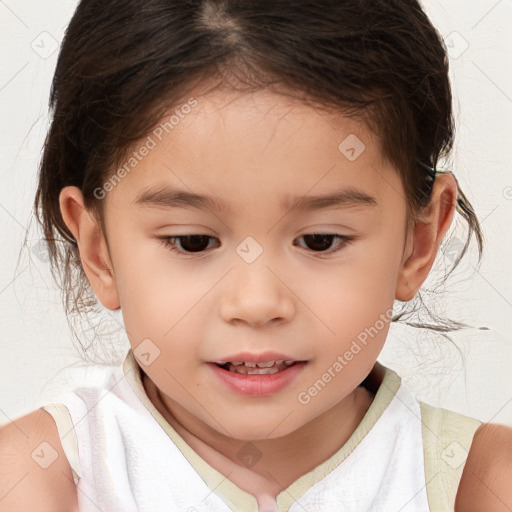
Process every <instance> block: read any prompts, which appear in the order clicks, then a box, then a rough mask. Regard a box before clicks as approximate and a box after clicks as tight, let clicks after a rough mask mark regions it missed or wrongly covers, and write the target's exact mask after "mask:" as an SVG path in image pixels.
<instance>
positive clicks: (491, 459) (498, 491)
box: [455, 423, 512, 512]
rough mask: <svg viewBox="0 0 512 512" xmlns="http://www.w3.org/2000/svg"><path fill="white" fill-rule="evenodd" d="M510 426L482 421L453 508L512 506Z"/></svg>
mask: <svg viewBox="0 0 512 512" xmlns="http://www.w3.org/2000/svg"><path fill="white" fill-rule="evenodd" d="M511 483H512V428H510V427H507V426H505V425H500V424H496V423H482V425H480V427H479V428H478V429H477V430H476V432H475V435H474V437H473V442H472V444H471V449H470V451H469V454H468V457H467V460H466V464H465V466H464V471H463V473H462V477H461V480H460V484H459V489H458V491H457V499H456V502H455V512H462V511H464V512H479V511H483V510H485V511H486V512H510V510H512V485H511Z"/></svg>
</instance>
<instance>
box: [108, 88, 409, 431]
mask: <svg viewBox="0 0 512 512" xmlns="http://www.w3.org/2000/svg"><path fill="white" fill-rule="evenodd" d="M188 105H189V106H190V108H189V107H185V106H183V107H182V108H177V109H176V110H177V111H178V112H177V113H175V112H171V113H169V116H168V117H167V118H165V119H164V123H165V122H167V124H166V125H161V126H160V127H157V128H156V129H155V130H154V131H153V132H152V133H150V134H149V137H148V138H147V139H144V140H142V141H141V143H140V145H138V146H136V147H134V153H130V155H128V158H127V161H126V166H125V172H121V173H119V176H123V175H125V176H123V177H122V178H121V180H120V182H119V183H117V184H116V185H115V186H113V185H110V186H109V185H106V187H105V189H112V190H110V191H109V192H107V193H106V196H105V198H104V199H103V200H104V201H105V204H104V207H105V210H104V211H105V229H106V235H107V239H108V247H109V250H110V259H111V263H112V265H113V272H114V277H115V286H116V288H117V294H118V297H119V304H120V307H121V310H122V314H123V318H124V322H125V326H126V329H127V333H128V337H129V340H130V343H131V346H132V348H133V349H134V352H135V354H136V355H137V357H138V359H139V361H140V362H141V366H142V367H143V369H144V371H145V372H146V374H147V375H148V376H149V378H150V379H151V380H152V381H153V382H154V383H155V384H156V386H157V387H158V388H159V390H160V393H161V397H162V400H163V401H164V402H165V404H166V405H167V407H168V408H169V409H170V410H171V411H172V412H173V413H174V414H175V415H176V417H177V418H178V419H179V420H181V421H183V422H185V423H186V422H187V418H193V417H195V420H194V421H196V424H197V420H200V423H199V424H201V425H203V427H204V428H206V429H213V431H216V432H219V433H222V434H224V435H228V436H229V437H232V438H237V439H244V440H249V439H251V440H256V439H264V438H276V437H280V436H283V435H286V434H289V433H291V432H293V431H295V430H297V429H299V428H300V427H303V426H305V425H306V424H307V423H308V422H310V421H311V420H314V419H318V418H321V417H322V415H324V414H326V413H327V411H329V409H331V408H333V406H335V405H336V404H338V403H340V402H341V401H342V400H344V399H346V400H349V399H350V398H351V395H352V393H353V392H354V389H355V388H356V387H357V386H358V384H359V383H360V382H361V381H362V380H363V379H364V378H365V377H366V376H367V374H368V373H369V371H370V370H371V368H372V366H373V364H374V363H375V361H376V359H377V356H378V354H379V352H380V351H381V348H382V346H383V344H384V340H385V338H386V335H387V332H388V328H389V321H390V318H391V308H392V305H393V301H394V299H395V294H396V289H397V278H398V275H399V271H400V268H401V266H402V264H403V262H404V261H405V259H406V258H407V254H405V253H406V252H407V251H406V250H405V246H406V230H405V219H406V217H405V214H406V206H405V198H404V192H403V188H402V184H401V182H400V179H399V176H398V175H397V173H396V172H395V171H394V170H393V168H392V167H391V166H390V165H389V164H388V163H387V162H385V161H383V158H382V156H381V153H380V149H379V146H378V144H377V142H376V139H375V138H374V136H373V135H372V134H371V133H370V132H369V131H368V130H367V129H365V128H364V127H363V126H361V125H360V124H358V123H356V122H355V121H352V120H349V119H348V118H345V117H342V116H341V115H337V116H334V115H330V116H327V114H325V113H323V112H322V113H320V112H319V111H317V110H315V109H313V108H310V107H307V106H305V105H304V104H301V103H299V102H294V101H292V100H289V99H285V98H284V97H281V96H277V95H272V94H271V93H269V92H258V93H256V94H253V95H249V94H244V95H240V94H236V93H220V92H217V93H215V94H212V95H208V96H205V97H198V98H196V99H194V100H191V101H189V103H188ZM173 114H174V116H175V117H174V118H172V120H171V121H169V118H170V116H171V115H173ZM130 158H131V159H132V160H130ZM127 169H128V171H127ZM113 182H114V181H112V183H113ZM199 196H201V197H206V196H208V198H209V199H208V200H207V199H201V198H200V197H199ZM320 197H324V199H320ZM328 197H329V198H328ZM313 199H314V200H313ZM293 205H296V206H295V207H293ZM314 234H317V235H321V234H324V235H328V236H324V237H322V236H312V235H314ZM190 235H196V236H193V237H190ZM199 235H201V236H199ZM334 235H339V236H334ZM180 237H182V238H180ZM166 239H168V241H169V242H171V243H170V244H166V242H165V240H166ZM275 360H289V361H295V362H296V363H295V364H293V365H291V366H290V367H289V368H288V367H287V369H284V370H283V368H284V367H285V366H286V364H285V363H282V364H280V365H279V366H278V367H277V369H278V370H280V371H279V372H277V373H273V374H269V375H259V376H252V377H246V376H245V375H240V374H239V373H234V372H231V371H228V370H225V369H222V368H220V367H219V366H217V365H216V364H215V362H219V363H220V362H226V361H249V362H254V361H260V362H269V363H270V362H271V361H275ZM238 370H239V371H253V370H251V369H249V370H246V369H245V365H244V369H240V368H238ZM270 371H274V370H270Z"/></svg>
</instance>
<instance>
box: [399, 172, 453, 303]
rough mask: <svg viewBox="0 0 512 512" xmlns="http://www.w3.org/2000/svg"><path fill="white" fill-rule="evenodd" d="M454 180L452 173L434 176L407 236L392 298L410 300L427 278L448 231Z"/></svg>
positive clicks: (450, 219)
mask: <svg viewBox="0 0 512 512" xmlns="http://www.w3.org/2000/svg"><path fill="white" fill-rule="evenodd" d="M457 190H458V187H457V181H456V180H455V177H454V176H453V175H452V174H441V175H439V176H437V177H436V181H435V182H434V187H433V190H432V197H431V200H430V203H429V204H428V205H427V206H426V207H425V208H424V209H423V210H422V211H421V212H420V213H419V215H418V216H417V218H416V220H415V223H414V226H413V227H412V228H411V229H410V231H409V233H407V236H408V240H407V243H406V248H405V251H404V258H403V261H402V266H401V268H400V272H399V275H398V279H397V286H396V290H395V298H396V299H398V300H401V301H409V300H411V299H413V298H414V296H415V295H416V293H417V292H418V290H419V289H420V287H421V285H422V284H423V283H424V281H425V279H426V278H427V276H428V274H429V272H430V269H431V268H432V265H433V263H434V259H435V257H436V254H437V251H438V248H439V245H440V244H441V242H442V240H443V237H444V235H445V234H446V232H447V231H448V228H449V227H450V224H451V222H452V219H453V216H454V213H455V210H456V205H457Z"/></svg>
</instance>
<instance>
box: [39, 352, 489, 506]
mask: <svg viewBox="0 0 512 512" xmlns="http://www.w3.org/2000/svg"><path fill="white" fill-rule="evenodd" d="M376 365H377V366H379V367H380V368H381V371H384V377H383V379H382V382H381V383H380V385H379V386H378V389H377V390H376V394H375V397H374V399H373V401H372V403H371V405H370V407H369V409H368V410H367V412H366V414H365V416H364V417H363V419H362V420H361V423H360V424H359V425H358V427H357V428H356V430H355V431H354V432H353V434H352V436H351V437H350V438H349V440H348V441H347V442H346V443H345V445H343V446H342V447H341V448H340V449H339V450H338V451H337V452H336V453H335V454H333V455H332V456H331V457H330V458H329V459H327V460H326V461H324V462H323V463H321V464H320V465H319V466H317V467H316V468H314V469H313V470H312V471H310V472H309V473H306V474H305V475H303V476H301V477H300V478H299V479H298V480H296V481H295V482H294V483H292V484H291V485H290V486H289V487H288V488H286V489H285V490H283V491H282V492H280V493H279V494H278V495H277V498H276V501H275V503H274V504H273V508H268V507H267V508H265V509H260V510H258V505H257V501H256V499H255V498H254V496H252V495H251V494H249V493H247V492H245V491H243V490H242V489H240V488H239V487H237V486H236V485H235V484H234V483H232V482H231V481H230V480H229V479H227V478H226V477H225V476H224V475H222V474H221V473H220V472H218V471H217V470H216V469H214V468H213V467H212V466H210V465H209V464H207V463H206V461H204V460H203V459H202V458H201V457H200V456H199V455H198V454H197V453H196V452H194V451H193V450H192V448H191V447H190V446H189V445H188V444H187V443H186V442H185V441H184V439H183V438H182V437H181V436H180V435H179V434H178V433H177V432H176V431H175V430H174V429H173V427H172V426H171V425H170V424H169V423H168V422H167V421H166V420H165V419H164V417H163V416H162V415H161V414H160V412H159V411H158V410H157V409H156V407H155V406H154V405H153V404H152V402H151V401H150V400H149V398H148V397H147V394H146V392H145V389H144V386H143V384H142V380H141V373H140V372H141V367H140V366H139V364H138V363H137V361H136V359H135V357H134V355H133V352H132V351H131V350H130V351H129V352H128V354H127V357H126V359H125V361H124V363H123V364H122V365H120V366H119V367H115V368H113V370H112V373H111V374H110V375H109V378H108V380H107V381H106V384H105V385H104V386H102V387H91V388H86V387H84V388H79V389H76V390H75V391H73V392H70V393H66V394H65V395H62V396H61V397H59V401H58V402H53V403H50V404H47V405H45V406H43V407H42V408H43V409H45V410H46V411H48V412H49V413H50V414H51V415H52V416H53V417H54V419H55V422H56V424H57V428H58V431H59V436H60V439H61V441H62V445H63V449H64V452H65V454H66V457H67V458H68V460H69V463H70V465H71V468H72V472H73V476H74V479H75V483H76V485H77V494H78V510H79V512H98V511H103V512H164V511H165V512H229V511H232V512H305V511H307V512H333V511H336V512H364V511H368V512H370V511H371V512H396V511H398V510H400V511H401V512H427V511H436V512H453V509H454V504H455V496H456V493H457V487H458V484H459V481H460V477H461V475H462V470H463V468H464V463H465V461H466V457H467V453H468V451H469V449H470V446H471V442H472V438H473V435H474V432H475V431H476V429H477V428H478V426H479V425H480V424H481V422H480V421H479V420H477V419H475V418H470V417H468V416H464V415H462V414H458V413H455V412H453V411H448V410H446V409H441V408H437V407H433V406H431V405H429V404H426V403H424V402H419V401H418V400H417V399H416V398H415V396H414V395H413V394H412V393H411V392H410V391H408V390H407V389H406V388H405V387H404V386H403V385H402V383H401V379H400V377H399V376H398V375H397V374H396V373H395V372H393V371H392V370H391V369H389V368H386V367H384V366H382V365H380V363H376ZM372 373H373V371H372Z"/></svg>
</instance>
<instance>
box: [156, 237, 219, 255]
mask: <svg viewBox="0 0 512 512" xmlns="http://www.w3.org/2000/svg"><path fill="white" fill-rule="evenodd" d="M213 239H214V238H213V237H211V236H208V235H180V236H167V237H165V238H162V242H163V243H164V245H166V246H168V247H169V248H170V249H171V251H173V252H177V253H182V254H187V253H189V254H193V253H199V252H203V251H205V250H206V249H208V248H210V247H208V243H209V241H210V240H213ZM176 241H178V243H176Z"/></svg>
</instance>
